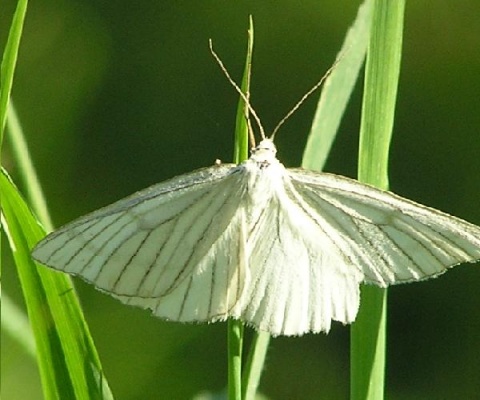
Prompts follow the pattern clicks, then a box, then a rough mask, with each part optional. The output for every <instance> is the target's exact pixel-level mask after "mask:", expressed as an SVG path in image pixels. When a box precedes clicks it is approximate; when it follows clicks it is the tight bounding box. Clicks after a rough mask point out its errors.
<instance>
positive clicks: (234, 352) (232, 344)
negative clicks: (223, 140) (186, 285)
mask: <svg viewBox="0 0 480 400" xmlns="http://www.w3.org/2000/svg"><path fill="white" fill-rule="evenodd" d="M252 54H253V21H252V17H250V20H249V29H248V42H247V55H246V60H245V68H244V73H243V79H242V85H241V89H242V92H243V93H245V94H246V96H247V99H248V98H249V93H250V76H251V67H252ZM247 116H248V108H247V105H246V104H245V101H244V100H243V99H242V97H241V96H240V98H239V101H238V107H237V116H236V126H235V145H234V160H233V161H234V162H235V163H237V164H239V163H241V162H242V161H244V160H246V159H247V158H248V124H247V120H246V117H247ZM243 332H244V326H243V323H242V321H240V320H235V319H232V318H230V319H229V320H228V398H229V400H240V399H241V397H242V350H243Z"/></svg>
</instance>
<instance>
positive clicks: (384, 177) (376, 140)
mask: <svg viewBox="0 0 480 400" xmlns="http://www.w3.org/2000/svg"><path fill="white" fill-rule="evenodd" d="M404 9H405V2H404V1H403V0H398V1H389V0H375V1H374V9H373V16H372V31H371V37H370V43H369V50H368V54H367V63H366V70H365V89H364V96H363V108H362V123H361V130H360V149H359V165H358V179H359V180H360V181H362V182H365V183H370V184H372V185H375V186H377V187H380V188H382V189H387V188H388V151H389V147H390V141H391V135H392V128H393V120H394V115H395V100H396V95H397V87H398V77H399V73H400V59H401V49H402V33H403V17H404ZM361 298H362V303H361V306H360V311H359V313H358V317H357V321H356V322H355V323H354V324H353V325H352V329H351V366H350V367H351V386H350V393H351V396H350V397H351V399H352V400H359V399H362V400H364V399H368V400H374V399H375V400H379V399H383V397H384V381H385V342H386V290H383V289H379V288H375V287H362V294H361Z"/></svg>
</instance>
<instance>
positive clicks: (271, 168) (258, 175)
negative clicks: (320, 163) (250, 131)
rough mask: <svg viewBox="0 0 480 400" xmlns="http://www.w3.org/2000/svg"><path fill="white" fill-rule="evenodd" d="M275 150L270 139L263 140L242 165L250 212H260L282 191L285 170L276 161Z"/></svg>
mask: <svg viewBox="0 0 480 400" xmlns="http://www.w3.org/2000/svg"><path fill="white" fill-rule="evenodd" d="M275 154H276V148H275V145H274V144H273V142H272V141H271V140H270V139H264V140H262V141H261V142H260V144H259V145H258V146H257V147H255V149H253V150H252V155H251V156H250V158H249V159H248V160H247V161H246V162H245V163H244V164H243V165H244V167H245V171H246V175H247V191H248V194H249V196H248V198H249V206H250V207H251V210H250V212H253V213H255V212H256V211H254V210H257V211H258V210H262V209H263V208H264V207H266V206H267V204H268V203H269V202H270V201H271V199H272V197H276V195H277V194H278V193H279V191H282V190H283V185H284V179H285V174H286V170H285V167H284V166H283V164H282V163H281V162H280V161H278V160H277V158H276V156H275Z"/></svg>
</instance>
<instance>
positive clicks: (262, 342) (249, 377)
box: [242, 332, 270, 400]
mask: <svg viewBox="0 0 480 400" xmlns="http://www.w3.org/2000/svg"><path fill="white" fill-rule="evenodd" d="M269 343H270V334H269V333H268V332H255V334H254V336H253V340H252V344H251V345H250V351H249V353H248V358H247V363H246V365H245V371H244V373H243V380H242V400H254V399H255V396H256V393H257V389H258V385H259V383H260V377H261V376H262V371H263V366H264V364H265V357H266V355H267V350H268V344H269Z"/></svg>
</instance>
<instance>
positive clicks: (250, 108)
mask: <svg viewBox="0 0 480 400" xmlns="http://www.w3.org/2000/svg"><path fill="white" fill-rule="evenodd" d="M208 44H209V46H210V52H211V53H212V56H213V58H214V59H215V61H216V62H217V64H218V66H219V67H220V69H221V70H222V72H223V73H224V74H225V76H226V77H227V79H228V81H229V82H230V84H231V85H232V86H233V87H234V88H235V90H236V91H237V93H238V94H239V95H240V97H241V98H242V99H243V101H244V102H245V104H246V106H247V109H248V111H249V112H250V114H252V116H253V118H254V119H255V122H256V124H257V125H258V129H259V130H260V136H261V137H262V139H265V138H266V136H265V130H264V129H263V126H262V123H261V122H260V118H258V115H257V113H256V112H255V110H254V109H253V107H252V105H251V104H250V100H249V98H248V95H245V93H243V92H242V89H240V87H239V86H238V85H237V84H236V83H235V81H234V80H233V79H232V77H231V76H230V74H229V73H228V71H227V68H225V65H224V64H223V62H222V60H220V57H219V56H218V55H217V53H215V50H213V44H212V39H209V41H208ZM247 123H248V130H249V135H250V141H251V143H255V137H254V135H253V130H252V124H251V123H250V118H248V115H247Z"/></svg>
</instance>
